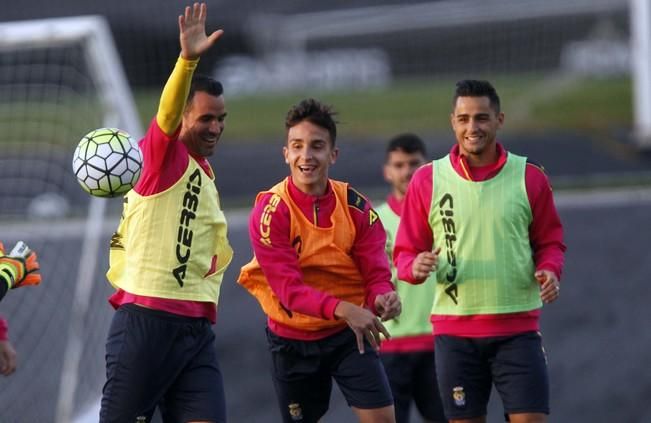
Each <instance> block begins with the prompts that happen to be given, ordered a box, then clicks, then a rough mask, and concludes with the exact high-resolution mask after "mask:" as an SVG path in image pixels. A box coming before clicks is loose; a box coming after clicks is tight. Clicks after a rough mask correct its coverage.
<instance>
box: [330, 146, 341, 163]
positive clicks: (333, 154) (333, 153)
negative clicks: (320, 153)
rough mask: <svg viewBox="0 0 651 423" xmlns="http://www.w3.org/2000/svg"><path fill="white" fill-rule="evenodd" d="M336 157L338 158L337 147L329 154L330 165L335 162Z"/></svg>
mask: <svg viewBox="0 0 651 423" xmlns="http://www.w3.org/2000/svg"><path fill="white" fill-rule="evenodd" d="M337 157H339V149H338V148H337V147H335V148H333V149H332V152H331V153H330V164H331V165H333V164H335V162H336V161H337Z"/></svg>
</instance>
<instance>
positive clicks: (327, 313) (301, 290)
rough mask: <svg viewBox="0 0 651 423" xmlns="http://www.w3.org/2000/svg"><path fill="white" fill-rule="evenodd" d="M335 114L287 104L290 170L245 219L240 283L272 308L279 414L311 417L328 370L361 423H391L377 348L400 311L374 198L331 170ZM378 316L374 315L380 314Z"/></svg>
mask: <svg viewBox="0 0 651 423" xmlns="http://www.w3.org/2000/svg"><path fill="white" fill-rule="evenodd" d="M333 114H334V112H333V111H332V110H331V109H330V107H328V106H326V105H324V104H322V103H320V102H319V101H316V100H314V99H307V100H303V101H302V102H300V103H299V104H298V105H296V106H294V107H293V108H291V109H290V111H289V113H288V114H287V118H286V120H285V128H286V129H287V143H286V144H285V147H283V152H284V156H285V163H287V164H288V165H289V169H290V176H289V177H288V178H286V179H285V180H283V181H281V182H280V183H278V184H276V185H275V186H274V187H272V188H271V189H270V190H268V191H265V192H261V193H260V194H258V196H257V198H256V204H255V206H254V209H253V212H252V213H251V218H250V220H249V236H250V238H251V244H252V246H253V251H254V253H255V257H254V258H253V260H252V261H251V262H250V263H249V264H247V265H245V266H244V267H243V268H242V272H241V274H240V277H239V283H240V284H242V285H243V286H244V287H245V288H246V289H248V290H249V291H250V292H251V293H252V294H253V295H254V296H255V297H256V298H257V299H258V301H259V302H260V305H261V306H262V309H263V310H264V312H265V313H266V314H267V316H268V320H267V325H268V328H267V338H268V343H269V349H270V351H271V355H272V363H273V366H272V367H273V369H272V376H273V381H274V385H275V387H276V393H277V396H278V402H279V405H280V411H281V414H282V421H283V422H286V423H292V422H303V423H316V422H317V421H318V420H319V419H320V418H321V416H323V415H324V414H325V412H326V411H327V410H328V405H329V401H330V392H331V389H332V379H333V378H334V379H335V381H336V382H337V384H338V385H339V388H340V389H341V391H342V393H343V395H344V397H345V398H346V400H347V402H348V404H349V405H350V406H351V408H352V409H353V411H354V412H355V414H356V415H357V417H358V419H359V421H360V422H362V423H394V422H395V417H394V411H393V398H392V395H391V389H390V387H389V385H388V382H387V378H386V375H385V373H384V369H383V368H382V363H381V362H380V360H379V358H378V354H377V351H376V349H377V346H378V344H379V342H380V333H383V334H384V335H385V336H388V332H387V331H386V329H385V328H384V325H383V324H382V323H381V321H380V318H381V319H382V320H387V319H391V318H393V317H395V316H397V315H398V314H399V313H400V307H401V306H400V299H399V298H398V296H397V294H396V293H395V291H394V287H393V284H392V283H391V271H390V270H389V263H388V260H387V257H386V255H385V253H384V243H385V240H386V236H385V234H384V229H383V227H382V224H381V223H380V220H379V218H378V216H377V214H376V213H375V211H374V210H373V209H372V208H371V204H370V202H369V201H368V200H367V199H366V198H365V197H363V196H362V195H361V194H359V193H358V192H357V191H356V190H355V189H353V188H352V187H350V186H349V185H348V184H347V183H345V182H340V181H335V180H332V179H329V178H328V170H329V168H330V166H331V165H332V164H334V163H335V161H336V158H337V153H338V150H337V149H336V148H335V139H336V135H337V130H336V123H335V120H334V118H333ZM378 316H379V318H378Z"/></svg>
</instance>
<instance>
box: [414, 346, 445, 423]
mask: <svg viewBox="0 0 651 423" xmlns="http://www.w3.org/2000/svg"><path fill="white" fill-rule="evenodd" d="M435 360H436V359H435V355H434V352H433V351H432V352H420V353H416V364H415V366H414V369H413V372H412V374H413V385H412V392H413V398H414V402H415V404H416V408H417V409H418V412H419V413H420V415H421V416H423V417H424V418H425V419H426V420H428V421H432V422H444V421H445V414H444V412H443V403H442V402H441V395H440V394H439V386H438V381H437V379H436V361H435Z"/></svg>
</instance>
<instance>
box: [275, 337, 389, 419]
mask: <svg viewBox="0 0 651 423" xmlns="http://www.w3.org/2000/svg"><path fill="white" fill-rule="evenodd" d="M267 340H268V342H269V350H270V351H271V367H272V369H271V372H272V377H273V381H274V386H275V388H276V395H277V397H278V403H279V406H280V412H281V415H282V421H283V422H287V423H294V422H303V423H316V422H317V421H318V420H319V418H321V417H322V416H323V415H324V414H325V413H326V411H327V410H328V406H329V404H330V392H331V390H332V379H333V378H334V379H335V381H336V382H337V385H338V386H339V389H340V390H341V392H342V394H343V396H344V398H346V402H347V403H348V405H349V406H351V407H356V408H361V409H374V408H382V407H387V406H390V405H392V404H393V397H392V395H391V388H390V387H389V382H388V380H387V377H386V374H385V373H384V368H383V367H382V363H381V362H380V359H379V357H378V353H377V352H376V351H375V350H373V348H372V347H371V346H370V344H368V343H367V342H366V343H365V347H364V354H360V353H359V351H358V350H357V341H356V339H355V334H354V333H353V331H352V330H350V329H348V328H346V329H345V330H343V331H341V332H339V333H336V334H334V335H332V336H329V337H327V338H324V339H319V340H316V341H298V340H292V339H287V338H283V337H280V336H278V335H276V334H274V333H273V332H271V331H270V330H269V329H267Z"/></svg>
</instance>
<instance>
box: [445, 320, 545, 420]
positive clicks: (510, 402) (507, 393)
mask: <svg viewBox="0 0 651 423" xmlns="http://www.w3.org/2000/svg"><path fill="white" fill-rule="evenodd" d="M435 345H436V347H435V349H436V374H437V376H438V381H439V390H440V392H441V399H442V400H443V407H444V409H445V415H446V417H447V418H448V419H467V418H474V417H480V416H484V415H486V405H487V404H488V400H489V397H490V392H491V385H492V384H495V389H496V390H497V392H498V394H499V395H500V397H501V399H502V403H503V406H504V412H505V413H506V414H513V413H544V414H549V378H548V374H547V358H546V356H545V351H544V350H543V347H542V339H541V336H540V333H538V332H527V333H523V334H518V335H514V336H498V337H490V338H463V337H456V336H448V335H438V336H436V338H435Z"/></svg>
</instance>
